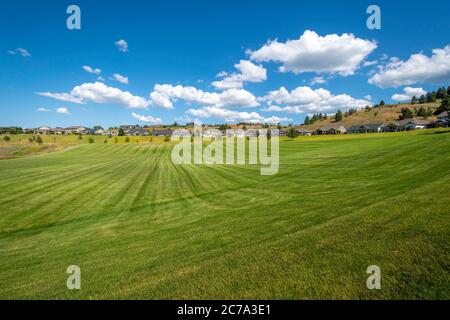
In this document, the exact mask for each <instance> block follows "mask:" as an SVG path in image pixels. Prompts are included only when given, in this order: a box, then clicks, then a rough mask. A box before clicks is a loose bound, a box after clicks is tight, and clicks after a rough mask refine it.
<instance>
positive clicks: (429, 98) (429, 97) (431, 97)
mask: <svg viewBox="0 0 450 320" xmlns="http://www.w3.org/2000/svg"><path fill="white" fill-rule="evenodd" d="M425 98H426V101H427V102H428V103H430V102H435V101H436V98H435V97H434V95H433V93H432V92H428V93H427V95H426V96H425Z"/></svg>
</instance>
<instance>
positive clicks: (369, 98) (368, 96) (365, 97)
mask: <svg viewBox="0 0 450 320" xmlns="http://www.w3.org/2000/svg"><path fill="white" fill-rule="evenodd" d="M364 99H366V100H368V101H372V96H371V95H370V94H368V95H366V96H364Z"/></svg>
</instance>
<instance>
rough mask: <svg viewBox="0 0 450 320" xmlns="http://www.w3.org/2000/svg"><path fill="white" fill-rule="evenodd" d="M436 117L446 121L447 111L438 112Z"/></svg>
mask: <svg viewBox="0 0 450 320" xmlns="http://www.w3.org/2000/svg"><path fill="white" fill-rule="evenodd" d="M437 119H438V120H444V121H448V111H443V112H441V113H439V114H438V116H437Z"/></svg>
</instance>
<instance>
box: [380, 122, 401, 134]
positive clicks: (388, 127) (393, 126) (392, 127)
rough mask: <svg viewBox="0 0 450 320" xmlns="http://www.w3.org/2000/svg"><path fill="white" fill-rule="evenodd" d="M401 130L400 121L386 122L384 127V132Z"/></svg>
mask: <svg viewBox="0 0 450 320" xmlns="http://www.w3.org/2000/svg"><path fill="white" fill-rule="evenodd" d="M397 131H401V126H400V124H399V123H398V122H395V121H394V122H389V123H386V124H385V125H384V127H383V132H397Z"/></svg>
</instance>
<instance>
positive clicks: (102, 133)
mask: <svg viewBox="0 0 450 320" xmlns="http://www.w3.org/2000/svg"><path fill="white" fill-rule="evenodd" d="M95 134H96V135H98V136H103V135H108V130H104V129H97V130H95Z"/></svg>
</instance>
